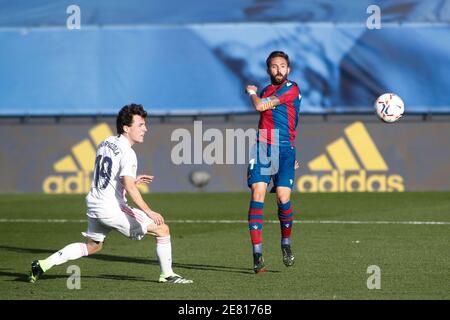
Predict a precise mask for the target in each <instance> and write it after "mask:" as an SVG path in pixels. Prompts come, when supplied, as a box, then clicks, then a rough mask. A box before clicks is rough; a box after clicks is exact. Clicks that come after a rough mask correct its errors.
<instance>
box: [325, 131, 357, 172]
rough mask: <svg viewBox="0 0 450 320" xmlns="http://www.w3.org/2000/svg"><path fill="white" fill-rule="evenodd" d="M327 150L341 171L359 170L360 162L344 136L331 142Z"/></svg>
mask: <svg viewBox="0 0 450 320" xmlns="http://www.w3.org/2000/svg"><path fill="white" fill-rule="evenodd" d="M327 151H328V153H329V154H330V156H331V159H332V160H333V161H334V163H335V164H336V167H337V169H338V170H340V171H347V170H359V169H360V167H359V164H358V162H357V161H356V159H355V157H354V156H353V154H352V151H351V150H350V148H349V146H348V145H347V143H346V142H345V140H344V138H339V139H337V140H336V141H335V142H333V143H330V144H329V145H328V146H327Z"/></svg>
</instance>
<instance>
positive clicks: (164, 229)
mask: <svg viewBox="0 0 450 320" xmlns="http://www.w3.org/2000/svg"><path fill="white" fill-rule="evenodd" d="M154 233H155V234H156V236H158V237H166V236H168V235H170V229H169V226H168V225H167V224H165V223H164V224H162V225H160V226H158V228H156V230H155V231H154Z"/></svg>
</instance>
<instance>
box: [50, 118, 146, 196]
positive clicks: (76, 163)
mask: <svg viewBox="0 0 450 320" xmlns="http://www.w3.org/2000/svg"><path fill="white" fill-rule="evenodd" d="M112 135H113V133H112V131H111V129H110V128H109V126H108V125H107V124H106V123H101V124H99V125H97V126H95V127H94V128H92V129H91V130H89V138H87V139H84V140H82V141H81V142H79V143H77V144H76V145H74V146H73V147H72V148H71V153H70V154H69V155H66V156H64V157H63V158H61V159H60V160H58V161H56V162H55V163H54V164H53V170H54V171H55V172H56V173H58V174H57V175H51V176H48V177H47V178H45V180H44V181H43V183H42V189H43V191H44V192H45V193H87V192H89V190H90V189H91V179H92V172H93V170H94V163H95V153H96V147H97V145H98V144H99V143H100V142H102V141H103V140H104V139H106V138H107V137H109V136H112ZM138 188H139V189H140V191H141V192H143V193H146V192H148V186H147V185H138Z"/></svg>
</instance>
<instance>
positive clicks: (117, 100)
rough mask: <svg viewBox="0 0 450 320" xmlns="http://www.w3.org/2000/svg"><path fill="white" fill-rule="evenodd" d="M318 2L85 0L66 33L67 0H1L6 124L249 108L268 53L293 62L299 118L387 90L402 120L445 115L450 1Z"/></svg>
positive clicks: (359, 104)
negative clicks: (138, 110)
mask: <svg viewBox="0 0 450 320" xmlns="http://www.w3.org/2000/svg"><path fill="white" fill-rule="evenodd" d="M319 2H321V3H322V4H324V5H327V6H319V5H317V4H316V5H313V2H310V1H304V2H303V1H302V2H300V1H299V2H297V1H267V2H264V4H265V5H263V2H260V1H250V0H245V1H224V2H222V3H221V10H219V9H218V8H216V7H211V8H210V10H209V11H208V9H207V8H208V7H207V4H208V3H209V5H210V6H211V3H210V2H209V1H203V0H195V1H189V5H190V6H188V5H187V2H183V1H174V2H170V1H169V2H163V3H162V2H159V1H158V2H156V1H146V2H144V1H137V0H135V1H129V2H126V6H124V4H125V2H123V1H78V2H77V3H78V5H79V7H80V11H81V29H79V30H77V29H75V30H70V29H68V28H67V27H66V19H67V18H68V17H69V14H67V13H66V7H67V6H69V5H70V4H71V3H70V1H57V2H55V1H44V0H39V1H33V2H31V3H30V2H29V1H14V2H11V1H0V9H1V12H2V14H1V15H0V45H1V50H0V70H1V72H0V116H7V115H112V114H115V113H116V112H117V110H118V109H119V108H120V107H121V106H122V105H124V104H128V103H131V102H135V103H142V104H144V106H146V108H147V109H149V110H150V112H151V113H152V114H154V115H172V114H217V113H242V112H251V111H252V110H253V108H252V107H251V106H250V104H249V99H248V97H247V96H246V94H245V93H244V88H245V86H246V85H247V84H255V85H257V86H258V87H259V88H261V89H262V87H263V86H264V85H266V84H267V81H268V76H267V73H266V67H265V59H266V57H267V55H268V54H269V53H270V52H271V51H272V50H283V51H285V52H287V53H288V54H289V56H290V58H291V63H292V66H291V67H292V68H291V69H292V72H291V74H290V77H289V78H290V79H291V80H293V81H295V82H297V83H298V84H299V87H300V90H301V94H302V97H303V99H302V105H301V112H303V113H329V112H337V113H339V112H371V111H372V110H373V103H374V101H375V99H376V97H377V96H379V95H380V94H382V93H385V92H394V93H396V94H398V95H399V96H400V97H401V98H402V99H403V100H404V102H405V105H406V110H407V112H428V113H429V112H431V113H441V112H450V96H449V95H448V94H447V93H446V90H447V88H449V87H450V77H448V76H447V73H448V70H449V67H448V66H449V65H450V41H448V39H450V24H449V17H450V13H449V12H450V6H449V5H448V1H447V2H446V1H437V0H434V1H423V2H421V1H378V2H377V1H341V2H339V1H319ZM371 2H375V3H378V5H379V6H380V8H381V17H382V19H381V28H380V29H368V28H367V26H366V20H367V18H368V17H369V16H370V14H369V13H367V12H366V9H367V7H368V6H369V5H371ZM173 3H175V4H177V5H179V6H180V8H181V7H183V8H184V7H186V10H185V11H178V10H177V11H176V12H174V11H171V10H170V8H171V7H170V6H169V4H173ZM314 3H317V1H315V2H314ZM338 3H339V5H338ZM352 3H353V4H352ZM195 5H197V6H198V7H197V8H198V9H199V11H196V10H194V9H193V7H195ZM233 5H234V6H233ZM191 6H192V7H191ZM187 7H189V8H187ZM324 8H327V9H326V10H325V9H324ZM152 10H153V11H152ZM151 12H157V13H159V14H157V15H155V14H150V13H151ZM179 12H183V13H179ZM200 13H201V14H200ZM307 13H310V15H309V16H305V14H307ZM301 17H303V18H302V20H304V21H306V23H299V22H293V21H298V20H300V19H299V18H301ZM252 21H253V22H252ZM224 22H226V23H224ZM103 23H104V24H105V25H102V24H103Z"/></svg>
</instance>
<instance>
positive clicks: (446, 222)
mask: <svg viewBox="0 0 450 320" xmlns="http://www.w3.org/2000/svg"><path fill="white" fill-rule="evenodd" d="M85 222H87V219H0V223H85ZM166 222H167V223H199V224H201V223H226V224H227V223H228V224H230V223H247V220H166ZM264 222H267V223H279V221H278V220H266V221H264ZM294 223H307V224H406V225H450V221H357V220H295V221H294Z"/></svg>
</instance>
